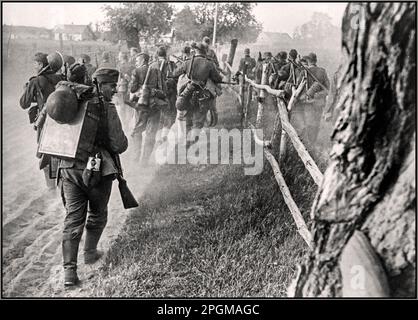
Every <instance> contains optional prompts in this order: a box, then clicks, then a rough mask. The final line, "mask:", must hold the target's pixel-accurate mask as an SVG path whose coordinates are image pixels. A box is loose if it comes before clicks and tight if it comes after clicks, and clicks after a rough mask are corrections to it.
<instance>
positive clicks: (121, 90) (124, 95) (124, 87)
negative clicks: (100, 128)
mask: <svg viewBox="0 0 418 320" xmlns="http://www.w3.org/2000/svg"><path fill="white" fill-rule="evenodd" d="M118 69H119V81H118V86H117V90H118V93H117V98H118V99H117V101H118V103H117V106H116V107H117V109H118V112H119V115H120V117H121V119H122V123H123V124H124V125H126V124H127V123H128V121H129V119H130V117H131V115H132V112H131V107H130V106H129V105H128V104H127V102H129V88H128V87H129V81H130V79H131V75H132V71H133V69H134V66H133V65H132V64H131V63H130V62H129V57H128V54H127V53H126V52H120V53H119V65H118Z"/></svg>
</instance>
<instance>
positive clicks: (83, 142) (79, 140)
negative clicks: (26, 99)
mask: <svg viewBox="0 0 418 320" xmlns="http://www.w3.org/2000/svg"><path fill="white" fill-rule="evenodd" d="M59 85H64V86H67V87H69V88H70V89H71V90H73V91H74V93H75V94H76V95H77V103H78V106H77V111H76V114H75V115H74V117H73V119H72V120H71V122H69V123H59V122H57V121H55V120H54V119H52V118H51V116H49V115H48V116H47V119H46V121H45V124H44V128H43V130H42V135H41V139H40V143H39V147H38V152H40V153H44V154H49V155H53V156H55V157H57V158H60V159H66V160H70V159H78V160H81V161H87V159H88V157H89V156H90V155H91V154H92V152H94V148H95V140H96V133H97V131H98V127H99V122H100V119H101V116H102V110H101V107H100V104H99V101H98V99H97V97H94V95H93V88H92V87H89V86H85V85H80V84H76V83H71V82H67V81H61V82H60V83H59V84H58V85H57V86H59ZM47 103H48V100H47Z"/></svg>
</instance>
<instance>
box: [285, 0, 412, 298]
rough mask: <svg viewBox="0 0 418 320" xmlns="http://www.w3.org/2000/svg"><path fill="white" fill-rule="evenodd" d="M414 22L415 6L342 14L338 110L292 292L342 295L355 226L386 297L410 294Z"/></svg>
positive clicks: (360, 7)
mask: <svg viewBox="0 0 418 320" xmlns="http://www.w3.org/2000/svg"><path fill="white" fill-rule="evenodd" d="M415 16H416V7H415V3H362V4H355V3H352V4H350V5H349V6H348V7H347V9H346V12H345V15H344V19H343V41H342V45H343V52H344V56H345V60H346V62H345V64H344V67H343V76H342V79H341V82H340V84H341V86H342V87H341V89H342V90H341V96H340V98H339V100H338V104H339V107H340V108H341V110H342V111H341V114H340V116H339V119H338V120H337V123H336V126H335V128H334V132H333V135H332V138H333V148H332V151H331V160H330V163H329V166H328V168H327V170H326V172H325V175H324V181H323V184H322V186H321V188H320V190H319V191H318V194H317V196H316V199H315V201H314V204H313V208H312V218H313V226H312V234H313V242H314V247H313V250H312V251H311V253H310V255H309V257H308V258H307V259H306V261H305V262H304V263H303V264H302V266H301V268H300V272H299V274H298V277H297V279H296V281H295V287H294V290H295V291H294V293H293V294H294V295H295V296H328V297H335V296H341V295H342V294H341V293H342V291H341V273H340V268H339V259H340V256H341V252H342V250H343V249H344V247H345V245H346V243H347V241H348V240H349V239H350V237H351V235H352V234H353V232H354V231H355V230H361V231H362V232H363V233H365V234H366V236H367V238H368V239H369V240H370V243H371V245H372V247H373V248H374V250H375V251H376V253H377V254H378V256H379V258H380V260H381V262H382V264H383V267H384V269H385V272H386V275H387V277H388V280H389V284H390V290H391V296H393V297H399V296H414V295H415V293H416V274H415V269H416V263H415V260H416V248H415V236H416V230H415V225H416V224H415V219H416V193H415V138H416V132H415V130H416V129H415V127H416V51H415V50H416V29H415V28H416V27H415V25H416V21H415V19H416V18H415ZM357 22H358V23H357Z"/></svg>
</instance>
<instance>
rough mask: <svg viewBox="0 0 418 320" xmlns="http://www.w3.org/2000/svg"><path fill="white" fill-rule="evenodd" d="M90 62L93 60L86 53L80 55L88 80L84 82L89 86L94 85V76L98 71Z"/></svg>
mask: <svg viewBox="0 0 418 320" xmlns="http://www.w3.org/2000/svg"><path fill="white" fill-rule="evenodd" d="M90 62H91V58H90V56H89V55H87V54H84V53H83V54H81V55H80V63H82V64H83V65H84V67H85V68H86V79H85V80H84V83H85V84H86V85H89V86H90V85H92V76H93V73H94V72H95V71H96V67H95V66H93V65H92V64H91V63H90Z"/></svg>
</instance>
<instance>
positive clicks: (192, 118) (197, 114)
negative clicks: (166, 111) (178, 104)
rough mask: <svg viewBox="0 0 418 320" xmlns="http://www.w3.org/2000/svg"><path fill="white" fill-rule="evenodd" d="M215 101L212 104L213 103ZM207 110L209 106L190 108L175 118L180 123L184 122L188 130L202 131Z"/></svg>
mask: <svg viewBox="0 0 418 320" xmlns="http://www.w3.org/2000/svg"><path fill="white" fill-rule="evenodd" d="M214 101H215V99H213V101H212V102H210V103H214ZM208 110H209V105H208V104H206V105H204V106H190V107H188V108H187V110H185V111H186V112H184V111H182V112H178V113H177V118H178V119H179V120H180V121H186V122H187V127H188V128H193V129H202V128H203V126H204V125H205V121H206V115H207V113H208Z"/></svg>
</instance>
